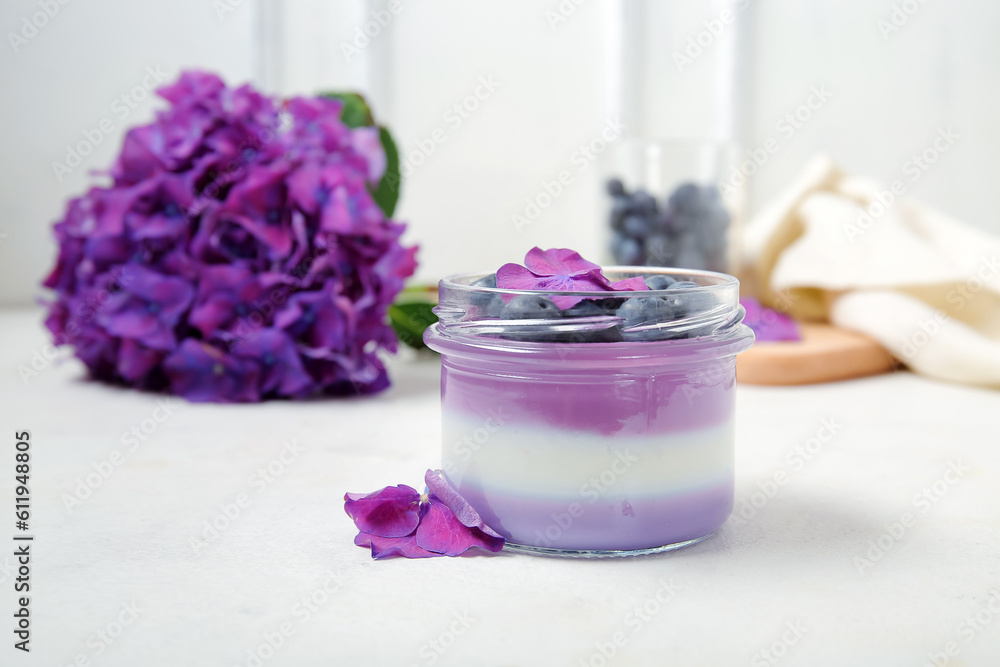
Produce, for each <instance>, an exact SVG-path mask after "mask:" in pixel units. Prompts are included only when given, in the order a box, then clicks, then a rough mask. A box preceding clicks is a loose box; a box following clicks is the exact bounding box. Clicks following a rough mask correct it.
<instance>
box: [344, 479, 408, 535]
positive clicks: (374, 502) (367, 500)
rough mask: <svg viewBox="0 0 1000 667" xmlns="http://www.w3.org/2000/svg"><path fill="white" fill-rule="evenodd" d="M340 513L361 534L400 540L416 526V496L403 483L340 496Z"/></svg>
mask: <svg viewBox="0 0 1000 667" xmlns="http://www.w3.org/2000/svg"><path fill="white" fill-rule="evenodd" d="M344 511H345V512H347V515H348V516H349V517H351V519H353V520H354V525H355V526H357V527H358V530H360V531H361V532H362V533H371V534H372V535H373V536H375V537H404V536H406V535H409V534H410V533H412V532H413V531H414V530H415V529H416V527H417V524H419V523H420V494H419V493H417V491H416V489H413V488H411V487H409V486H407V485H405V484H400V485H398V486H387V487H385V488H383V489H379V490H378V491H375V492H373V493H369V494H360V493H348V494H345V495H344Z"/></svg>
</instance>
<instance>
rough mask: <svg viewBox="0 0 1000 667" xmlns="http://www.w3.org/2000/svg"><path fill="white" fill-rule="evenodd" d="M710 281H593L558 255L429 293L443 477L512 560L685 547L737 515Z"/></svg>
mask: <svg viewBox="0 0 1000 667" xmlns="http://www.w3.org/2000/svg"><path fill="white" fill-rule="evenodd" d="M738 299H739V283H738V281H737V280H736V279H735V278H733V277H731V276H727V275H724V274H718V273H711V272H707V271H688V270H673V269H649V268H639V267H631V268H615V267H611V268H606V269H601V268H600V267H597V265H594V264H591V263H589V262H586V261H585V260H583V259H581V258H579V255H577V254H576V253H572V251H566V250H550V251H542V250H539V249H537V248H536V249H534V250H532V251H531V252H530V253H529V255H528V257H527V258H526V261H525V266H520V265H505V266H504V267H501V269H500V270H499V271H497V272H496V273H495V274H485V275H470V276H456V277H452V278H448V279H445V280H443V281H442V282H441V284H440V304H439V306H438V308H437V310H436V312H437V313H438V316H439V318H440V321H439V322H438V324H436V325H435V326H433V327H431V328H430V329H428V330H427V332H426V334H425V340H426V342H427V344H428V345H429V346H430V347H431V348H433V349H435V350H437V351H438V352H440V353H441V355H442V375H441V397H442V433H443V450H442V459H443V461H442V470H443V473H444V475H445V477H446V478H447V480H448V481H449V482H450V483H451V484H452V486H454V487H455V488H456V489H457V490H458V491H459V493H460V494H461V495H462V496H463V497H464V498H465V499H466V500H467V501H468V502H469V503H470V504H471V505H472V506H473V507H474V508H475V509H476V510H477V511H478V512H479V514H480V515H481V517H482V518H483V520H484V521H485V522H486V523H487V524H488V525H489V526H490V527H492V528H493V529H494V530H496V531H497V532H498V533H500V534H501V535H502V536H504V537H505V538H506V539H507V541H508V545H509V546H511V547H512V548H515V549H516V548H521V549H526V550H531V551H538V552H543V553H552V554H563V555H592V556H600V555H622V554H632V553H648V552H651V551H659V550H664V549H668V548H674V547H677V546H683V545H685V544H690V543H692V542H693V541H697V540H699V539H702V538H704V537H706V536H708V535H710V534H711V533H712V532H714V531H715V530H716V529H718V528H719V526H721V525H722V523H723V522H724V521H725V520H726V518H727V517H728V516H729V513H730V511H731V509H732V503H733V473H734V470H733V446H734V430H733V429H734V426H733V412H734V399H735V390H736V383H735V381H736V377H735V355H736V354H737V353H738V352H740V351H742V350H744V349H746V348H747V347H749V346H750V344H751V343H752V342H753V334H752V333H751V332H750V331H749V329H747V328H746V327H745V326H743V325H742V324H741V320H742V314H743V312H742V309H741V307H740V306H739V302H738Z"/></svg>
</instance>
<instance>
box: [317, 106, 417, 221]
mask: <svg viewBox="0 0 1000 667" xmlns="http://www.w3.org/2000/svg"><path fill="white" fill-rule="evenodd" d="M320 96H321V97H328V98H330V99H333V100H340V101H341V102H343V103H344V108H343V109H342V110H341V112H340V120H342V121H343V122H344V125H346V126H347V127H370V126H372V125H374V124H375V117H374V116H372V110H371V107H369V106H368V102H366V101H365V98H364V97H362V96H361V95H359V94H358V93H321V94H320ZM378 138H379V141H381V142H382V150H383V151H385V173H384V174H382V180H380V181H379V182H378V187H375V188H372V187H371V186H368V191H369V192H371V195H372V199H374V200H375V203H376V204H378V207H379V208H380V209H382V212H383V213H385V217H387V218H391V217H392V214H393V213H394V212H395V211H396V204H397V203H399V191H400V186H401V184H402V180H403V178H402V174H401V173H400V171H399V149H398V148H396V142H395V141H394V140H393V138H392V135H391V134H390V133H389V129H388V128H386V127H385V126H384V125H379V127H378Z"/></svg>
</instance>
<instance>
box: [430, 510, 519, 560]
mask: <svg viewBox="0 0 1000 667" xmlns="http://www.w3.org/2000/svg"><path fill="white" fill-rule="evenodd" d="M503 544H504V539H503V538H502V537H494V536H492V535H488V534H487V533H485V532H484V531H483V530H481V529H479V528H470V527H468V526H465V525H463V524H462V522H461V521H459V520H458V517H456V516H455V515H454V514H453V513H452V511H451V510H450V509H448V506H447V505H445V504H444V503H443V502H441V501H440V500H438V499H437V498H434V497H432V498H431V500H430V504H429V506H428V507H427V511H426V513H425V514H424V516H423V517H421V519H420V525H419V526H417V546H419V547H422V548H424V549H427V550H428V551H433V552H435V553H439V554H444V555H445V556H458V555H460V554H463V553H465V552H466V551H468V550H469V549H471V548H472V547H479V548H481V549H485V550H486V551H500V550H501V549H503Z"/></svg>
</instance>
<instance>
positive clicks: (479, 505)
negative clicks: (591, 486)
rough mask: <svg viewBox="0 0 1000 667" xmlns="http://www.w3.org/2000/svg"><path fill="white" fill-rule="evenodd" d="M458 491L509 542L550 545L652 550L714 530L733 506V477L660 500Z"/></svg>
mask: <svg viewBox="0 0 1000 667" xmlns="http://www.w3.org/2000/svg"><path fill="white" fill-rule="evenodd" d="M458 490H459V493H461V494H462V496H463V497H464V498H465V499H466V500H468V501H469V503H470V504H471V505H472V506H473V507H474V508H475V509H476V511H477V512H479V514H480V516H482V518H483V520H484V521H485V522H486V524H487V525H489V526H490V527H491V528H493V529H494V530H496V531H497V532H498V533H500V534H501V535H503V536H504V538H506V539H507V541H509V542H512V543H514V544H521V545H526V546H536V547H547V548H552V549H576V550H590V549H594V550H601V551H622V550H625V551H627V550H633V549H651V548H653V547H660V546H665V545H668V544H676V543H678V542H685V541H687V540H693V539H695V538H698V537H704V536H705V535H708V534H710V533H713V532H715V531H716V530H717V529H718V528H719V527H720V526H721V525H722V524H723V523H725V521H726V519H727V518H728V517H729V513H730V512H731V511H732V509H733V481H732V479H729V480H728V481H726V482H725V483H722V484H718V485H715V486H711V487H707V488H704V489H699V490H696V491H688V492H680V493H674V494H665V495H663V496H661V497H659V498H649V497H646V498H642V499H639V498H636V499H634V500H625V501H623V500H615V501H605V500H598V501H596V502H593V503H590V502H587V501H586V500H585V499H581V498H573V499H566V500H565V501H556V500H551V499H544V500H540V499H530V498H521V497H516V496H511V495H509V494H503V493H497V492H490V491H484V490H483V489H482V488H481V487H473V486H472V485H465V486H460V487H459V489H458Z"/></svg>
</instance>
